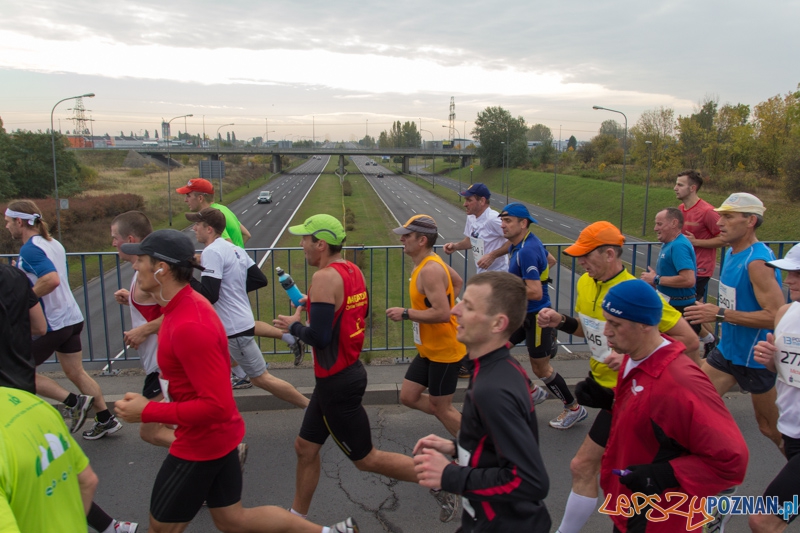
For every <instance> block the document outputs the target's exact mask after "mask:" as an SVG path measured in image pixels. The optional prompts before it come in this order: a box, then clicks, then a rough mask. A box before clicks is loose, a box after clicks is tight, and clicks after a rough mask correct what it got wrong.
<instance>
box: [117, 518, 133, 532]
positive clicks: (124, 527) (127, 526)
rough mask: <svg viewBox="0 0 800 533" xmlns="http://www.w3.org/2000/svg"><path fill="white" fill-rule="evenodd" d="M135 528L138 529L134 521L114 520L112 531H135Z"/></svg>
mask: <svg viewBox="0 0 800 533" xmlns="http://www.w3.org/2000/svg"><path fill="white" fill-rule="evenodd" d="M137 529H139V524H137V523H136V522H120V521H119V520H114V533H136V530H137Z"/></svg>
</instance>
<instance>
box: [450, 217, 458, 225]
mask: <svg viewBox="0 0 800 533" xmlns="http://www.w3.org/2000/svg"><path fill="white" fill-rule="evenodd" d="M447 218H450V217H447ZM450 220H453V219H452V218H450ZM453 222H454V223H455V224H458V222H456V221H455V220H453Z"/></svg>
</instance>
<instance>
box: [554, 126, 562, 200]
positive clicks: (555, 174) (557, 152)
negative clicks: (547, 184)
mask: <svg viewBox="0 0 800 533" xmlns="http://www.w3.org/2000/svg"><path fill="white" fill-rule="evenodd" d="M560 153H561V125H559V126H558V148H557V149H556V163H555V165H553V210H554V211H555V209H556V179H557V178H558V156H559V154H560Z"/></svg>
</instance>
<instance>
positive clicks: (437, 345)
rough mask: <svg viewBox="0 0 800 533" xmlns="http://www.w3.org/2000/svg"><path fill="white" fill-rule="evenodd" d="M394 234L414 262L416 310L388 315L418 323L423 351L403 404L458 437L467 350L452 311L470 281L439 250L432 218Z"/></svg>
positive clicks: (405, 389)
mask: <svg viewBox="0 0 800 533" xmlns="http://www.w3.org/2000/svg"><path fill="white" fill-rule="evenodd" d="M393 231H394V232H395V233H396V234H398V235H400V242H401V243H403V253H405V254H406V255H408V256H410V257H411V259H412V260H413V261H414V270H413V271H412V272H411V279H410V282H409V285H408V292H409V294H410V300H411V308H410V309H404V308H402V307H390V308H389V309H387V310H386V316H387V317H389V318H390V319H391V320H394V321H395V322H398V321H401V320H411V321H412V325H413V330H414V344H415V345H416V347H417V352H418V353H417V356H416V357H415V358H414V360H413V361H412V362H411V365H410V366H409V367H408V371H407V372H406V376H405V379H404V380H403V386H402V388H401V389H400V402H401V403H402V404H403V405H405V406H408V407H412V408H414V409H419V410H420V411H423V412H425V413H428V414H429V415H434V416H435V417H436V418H438V419H439V420H440V421H441V422H442V424H444V427H445V428H446V429H447V431H449V432H450V434H451V435H453V436H456V435H457V434H458V428H459V427H460V426H461V413H459V412H458V411H457V410H456V408H455V407H453V394H454V393H455V392H456V386H457V385H458V370H459V368H460V367H461V360H462V359H463V358H464V356H465V355H466V353H467V349H466V347H465V346H464V345H463V344H461V343H460V342H458V341H457V340H456V319H455V317H453V316H452V315H451V314H450V310H451V309H452V308H453V306H454V305H455V303H456V302H455V300H456V297H457V296H458V295H459V294H460V293H461V287H462V286H463V285H464V282H463V280H462V279H461V276H459V275H458V273H456V271H455V270H453V269H452V268H451V267H449V266H448V265H446V264H445V262H444V261H442V259H441V258H440V257H439V256H438V255H436V253H435V252H434V251H433V247H434V245H435V244H436V238H437V236H438V235H439V229H438V228H437V226H436V221H435V220H434V219H433V218H432V217H430V216H428V215H415V216H413V217H411V218H410V219H408V222H406V223H405V224H403V225H402V226H400V227H399V228H395V229H394V230H393ZM425 389H428V394H425Z"/></svg>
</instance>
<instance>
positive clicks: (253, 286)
mask: <svg viewBox="0 0 800 533" xmlns="http://www.w3.org/2000/svg"><path fill="white" fill-rule="evenodd" d="M267 283H268V282H267V276H265V275H264V273H263V272H261V269H260V268H258V265H253V266H251V267H250V268H248V269H247V282H246V284H245V285H246V289H247V292H252V291H255V290H258V289H260V288H261V287H266V286H267Z"/></svg>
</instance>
